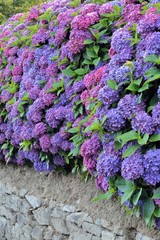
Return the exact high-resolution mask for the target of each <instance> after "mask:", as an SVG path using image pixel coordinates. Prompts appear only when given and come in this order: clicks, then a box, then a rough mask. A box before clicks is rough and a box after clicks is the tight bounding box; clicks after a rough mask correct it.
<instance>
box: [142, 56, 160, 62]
mask: <svg viewBox="0 0 160 240" xmlns="http://www.w3.org/2000/svg"><path fill="white" fill-rule="evenodd" d="M144 61H145V62H152V63H155V64H160V57H159V56H157V55H155V54H151V55H149V56H147V57H146V58H145V59H144Z"/></svg>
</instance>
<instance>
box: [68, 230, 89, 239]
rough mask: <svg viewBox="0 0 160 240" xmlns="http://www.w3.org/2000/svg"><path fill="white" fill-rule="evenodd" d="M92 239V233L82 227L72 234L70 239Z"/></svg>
mask: <svg viewBox="0 0 160 240" xmlns="http://www.w3.org/2000/svg"><path fill="white" fill-rule="evenodd" d="M84 239H85V240H91V239H92V234H89V233H87V232H85V231H83V230H81V229H79V230H78V231H76V232H73V233H72V234H70V237H69V240H84Z"/></svg>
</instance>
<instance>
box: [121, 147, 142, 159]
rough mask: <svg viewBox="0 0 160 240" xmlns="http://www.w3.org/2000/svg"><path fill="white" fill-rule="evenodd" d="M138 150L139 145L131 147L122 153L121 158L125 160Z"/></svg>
mask: <svg viewBox="0 0 160 240" xmlns="http://www.w3.org/2000/svg"><path fill="white" fill-rule="evenodd" d="M138 148H140V146H139V145H132V146H130V147H128V148H127V149H126V151H125V152H124V153H123V155H122V157H123V158H126V157H129V156H131V155H133V154H134V153H135V152H136V151H137V149H138Z"/></svg>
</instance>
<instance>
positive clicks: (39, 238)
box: [31, 226, 44, 240]
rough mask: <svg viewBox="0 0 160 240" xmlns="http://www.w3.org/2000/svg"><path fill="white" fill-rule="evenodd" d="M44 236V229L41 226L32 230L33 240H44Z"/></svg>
mask: <svg viewBox="0 0 160 240" xmlns="http://www.w3.org/2000/svg"><path fill="white" fill-rule="evenodd" d="M42 234H43V228H42V227H40V226H35V227H34V228H33V230H32V233H31V236H32V239H33V240H44V239H43V235H42Z"/></svg>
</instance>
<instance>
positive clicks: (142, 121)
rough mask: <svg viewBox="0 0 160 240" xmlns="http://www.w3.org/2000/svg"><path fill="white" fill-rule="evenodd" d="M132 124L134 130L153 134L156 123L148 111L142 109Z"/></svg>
mask: <svg viewBox="0 0 160 240" xmlns="http://www.w3.org/2000/svg"><path fill="white" fill-rule="evenodd" d="M131 125H132V128H133V130H134V131H140V132H141V133H143V134H145V133H147V134H149V135H151V134H152V133H153V132H154V131H155V123H154V122H153V120H152V117H150V116H149V115H148V114H147V113H146V112H144V111H140V112H138V113H137V114H136V116H135V117H133V119H132V121H131Z"/></svg>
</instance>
